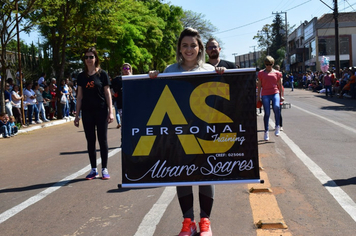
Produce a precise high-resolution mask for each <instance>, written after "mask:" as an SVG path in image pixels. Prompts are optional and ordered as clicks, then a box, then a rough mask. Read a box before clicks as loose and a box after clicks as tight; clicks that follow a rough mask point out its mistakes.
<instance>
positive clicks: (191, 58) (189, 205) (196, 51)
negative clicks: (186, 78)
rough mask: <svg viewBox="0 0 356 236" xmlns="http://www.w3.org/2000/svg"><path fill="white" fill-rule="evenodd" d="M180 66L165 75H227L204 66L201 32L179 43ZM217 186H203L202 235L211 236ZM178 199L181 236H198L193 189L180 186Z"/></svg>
mask: <svg viewBox="0 0 356 236" xmlns="http://www.w3.org/2000/svg"><path fill="white" fill-rule="evenodd" d="M176 60H177V63H174V64H172V65H169V66H168V67H167V68H166V69H165V70H164V72H163V73H168V72H187V71H211V70H215V71H216V72H217V73H219V74H223V73H224V71H225V67H216V68H215V67H214V66H212V65H210V64H207V63H204V61H205V51H204V45H203V42H202V40H201V38H200V34H199V32H198V31H197V30H195V29H192V28H186V29H184V30H183V31H182V32H181V34H180V37H179V39H178V45H177V51H176ZM158 74H159V71H150V72H149V76H150V78H152V79H153V78H156V77H157V75H158ZM214 192H215V187H214V185H205V186H199V203H200V218H201V220H200V222H199V227H200V235H201V236H211V235H212V232H211V227H210V220H209V217H210V213H211V209H212V207H213V201H214ZM177 195H178V200H179V204H180V207H181V210H182V213H183V218H184V221H183V227H182V230H181V232H180V233H179V236H190V235H195V233H196V232H197V227H196V222H195V220H194V211H193V187H192V186H177Z"/></svg>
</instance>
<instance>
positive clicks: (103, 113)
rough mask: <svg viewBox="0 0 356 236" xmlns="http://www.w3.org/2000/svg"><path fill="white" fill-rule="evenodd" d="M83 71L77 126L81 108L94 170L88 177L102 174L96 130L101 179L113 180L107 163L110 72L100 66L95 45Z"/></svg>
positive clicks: (79, 85) (85, 60)
mask: <svg viewBox="0 0 356 236" xmlns="http://www.w3.org/2000/svg"><path fill="white" fill-rule="evenodd" d="M83 61H84V64H85V70H84V72H81V73H80V74H79V75H78V79H77V81H78V91H77V110H76V111H77V113H76V115H75V119H74V125H75V126H76V127H79V120H80V118H79V114H80V111H82V112H81V113H82V123H83V128H84V132H85V137H86V139H87V146H88V154H89V160H90V164H91V168H92V170H91V171H90V173H89V174H88V175H87V176H86V179H94V178H96V177H98V176H99V174H98V171H97V168H96V165H97V164H96V145H95V143H96V133H97V135H98V141H99V146H100V156H101V161H102V162H101V165H102V166H101V167H102V179H110V175H109V172H108V169H107V163H108V152H109V150H108V141H107V130H108V123H111V122H113V120H114V116H113V113H112V100H111V92H110V80H109V76H108V74H107V73H106V72H105V71H103V70H102V69H101V68H100V66H99V65H100V61H99V57H98V54H97V52H96V49H95V48H89V49H88V50H86V51H85V54H84V56H83Z"/></svg>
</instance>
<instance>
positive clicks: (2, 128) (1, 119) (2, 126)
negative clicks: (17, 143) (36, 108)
mask: <svg viewBox="0 0 356 236" xmlns="http://www.w3.org/2000/svg"><path fill="white" fill-rule="evenodd" d="M8 121H9V115H8V114H6V113H1V114H0V134H2V135H3V137H4V138H10V136H11V127H10V124H9V122H8Z"/></svg>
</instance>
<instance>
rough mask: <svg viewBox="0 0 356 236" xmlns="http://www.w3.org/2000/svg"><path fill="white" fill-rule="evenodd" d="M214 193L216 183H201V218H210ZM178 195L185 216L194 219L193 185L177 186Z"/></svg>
mask: <svg viewBox="0 0 356 236" xmlns="http://www.w3.org/2000/svg"><path fill="white" fill-rule="evenodd" d="M214 193H215V186H214V185H199V203H200V218H210V213H211V209H212V208H213V202H214ZM177 195H178V200H179V204H180V208H181V210H182V213H183V218H190V219H192V220H194V211H193V200H194V199H193V186H177Z"/></svg>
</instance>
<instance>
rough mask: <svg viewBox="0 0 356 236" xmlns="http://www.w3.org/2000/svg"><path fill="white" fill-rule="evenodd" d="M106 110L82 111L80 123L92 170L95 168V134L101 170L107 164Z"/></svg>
mask: <svg viewBox="0 0 356 236" xmlns="http://www.w3.org/2000/svg"><path fill="white" fill-rule="evenodd" d="M107 118H108V110H107V108H105V109H101V110H95V111H82V122H83V128H84V132H85V137H86V139H87V143H88V153H89V160H90V164H91V167H92V168H96V134H95V128H96V132H97V134H98V141H99V146H100V156H101V165H102V168H107V164H108V152H109V150H108V141H107V134H108V120H107Z"/></svg>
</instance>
